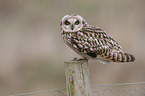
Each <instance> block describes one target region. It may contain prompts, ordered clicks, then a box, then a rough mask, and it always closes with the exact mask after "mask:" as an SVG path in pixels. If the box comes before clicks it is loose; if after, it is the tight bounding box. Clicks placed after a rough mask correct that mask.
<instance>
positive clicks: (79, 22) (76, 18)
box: [60, 14, 85, 32]
mask: <svg viewBox="0 0 145 96" xmlns="http://www.w3.org/2000/svg"><path fill="white" fill-rule="evenodd" d="M84 24H85V20H84V19H83V18H82V17H81V16H80V15H77V14H68V15H65V16H64V17H63V18H62V21H61V24H60V25H61V28H62V29H63V30H64V31H65V32H77V31H79V30H81V29H82V28H83V26H84Z"/></svg>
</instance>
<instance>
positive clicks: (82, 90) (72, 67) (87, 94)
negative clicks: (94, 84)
mask: <svg viewBox="0 0 145 96" xmlns="http://www.w3.org/2000/svg"><path fill="white" fill-rule="evenodd" d="M65 74H66V87H67V96H91V90H90V77H89V68H88V61H87V60H81V61H66V62H65Z"/></svg>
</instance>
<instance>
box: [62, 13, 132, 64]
mask: <svg viewBox="0 0 145 96" xmlns="http://www.w3.org/2000/svg"><path fill="white" fill-rule="evenodd" d="M60 26H61V35H62V36H63V40H64V42H65V43H66V44H67V45H68V46H69V47H70V48H72V49H73V50H74V51H75V52H77V53H78V54H79V55H81V57H83V58H84V59H90V58H94V59H98V60H99V61H101V62H102V63H106V62H110V61H113V62H133V61H135V57H134V56H133V55H131V54H128V53H125V52H123V51H122V48H121V46H120V45H119V44H118V43H117V42H116V41H115V40H114V39H113V38H111V37H110V36H108V35H107V34H106V32H105V31H104V30H102V29H101V28H99V27H94V26H91V25H89V24H88V23H87V22H86V21H85V20H84V19H83V18H82V17H81V16H80V15H77V14H68V15H65V16H64V17H63V18H62V21H61V24H60Z"/></svg>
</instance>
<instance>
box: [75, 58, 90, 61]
mask: <svg viewBox="0 0 145 96" xmlns="http://www.w3.org/2000/svg"><path fill="white" fill-rule="evenodd" d="M80 60H88V59H87V58H86V57H75V58H74V59H73V61H80Z"/></svg>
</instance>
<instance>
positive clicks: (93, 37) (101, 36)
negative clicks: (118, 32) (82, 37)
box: [83, 26, 122, 54]
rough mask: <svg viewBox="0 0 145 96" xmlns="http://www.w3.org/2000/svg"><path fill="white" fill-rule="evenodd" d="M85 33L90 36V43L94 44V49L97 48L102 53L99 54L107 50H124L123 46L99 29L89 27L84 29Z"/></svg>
mask: <svg viewBox="0 0 145 96" xmlns="http://www.w3.org/2000/svg"><path fill="white" fill-rule="evenodd" d="M83 32H84V33H86V34H87V35H88V41H89V42H90V43H93V46H92V47H97V51H100V53H99V54H101V53H104V52H105V51H104V52H103V50H107V49H114V50H118V51H121V50H122V48H121V46H120V45H119V44H118V43H117V42H116V41H115V40H114V39H113V38H111V37H110V36H108V35H107V34H106V32H105V31H104V30H102V29H101V28H99V27H94V26H87V27H84V29H83Z"/></svg>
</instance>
